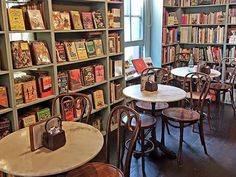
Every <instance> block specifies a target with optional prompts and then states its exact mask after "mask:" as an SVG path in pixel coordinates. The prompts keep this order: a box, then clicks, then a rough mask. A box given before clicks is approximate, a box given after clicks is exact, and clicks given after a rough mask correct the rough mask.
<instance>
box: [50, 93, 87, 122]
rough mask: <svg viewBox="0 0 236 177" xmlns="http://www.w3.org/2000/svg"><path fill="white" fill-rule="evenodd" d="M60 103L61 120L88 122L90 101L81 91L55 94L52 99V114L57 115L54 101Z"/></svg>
mask: <svg viewBox="0 0 236 177" xmlns="http://www.w3.org/2000/svg"><path fill="white" fill-rule="evenodd" d="M57 101H59V104H60V112H61V113H60V117H61V119H62V120H64V121H65V120H68V119H69V120H74V121H80V122H84V123H89V116H90V114H91V110H92V103H91V101H90V99H89V97H88V96H87V95H86V94H83V93H64V94H60V95H58V96H56V97H55V98H54V99H53V101H52V115H53V116H54V115H57V111H56V103H57Z"/></svg>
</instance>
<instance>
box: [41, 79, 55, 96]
mask: <svg viewBox="0 0 236 177" xmlns="http://www.w3.org/2000/svg"><path fill="white" fill-rule="evenodd" d="M39 92H40V94H39V96H40V97H41V98H44V97H48V96H50V95H52V77H51V76H42V77H40V78H39Z"/></svg>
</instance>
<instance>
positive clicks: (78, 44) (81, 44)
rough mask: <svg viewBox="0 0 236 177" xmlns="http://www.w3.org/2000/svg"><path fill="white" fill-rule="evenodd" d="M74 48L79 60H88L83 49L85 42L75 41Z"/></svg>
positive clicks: (84, 48)
mask: <svg viewBox="0 0 236 177" xmlns="http://www.w3.org/2000/svg"><path fill="white" fill-rule="evenodd" d="M75 47H76V51H77V55H78V58H79V59H80V60H84V59H87V58H88V54H87V51H86V47H85V40H79V41H75Z"/></svg>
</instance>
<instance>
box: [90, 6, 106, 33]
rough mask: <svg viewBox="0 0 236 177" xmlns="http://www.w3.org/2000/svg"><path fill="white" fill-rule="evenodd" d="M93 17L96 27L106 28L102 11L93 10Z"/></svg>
mask: <svg viewBox="0 0 236 177" xmlns="http://www.w3.org/2000/svg"><path fill="white" fill-rule="evenodd" d="M92 17H93V22H94V27H95V28H96V29H99V28H105V25H104V22H103V17H102V13H101V12H100V11H99V10H98V11H93V12H92Z"/></svg>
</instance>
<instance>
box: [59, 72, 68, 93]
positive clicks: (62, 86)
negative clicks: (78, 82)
mask: <svg viewBox="0 0 236 177" xmlns="http://www.w3.org/2000/svg"><path fill="white" fill-rule="evenodd" d="M68 88H69V87H68V75H67V72H59V73H58V90H59V94H62V93H67V92H68Z"/></svg>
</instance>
